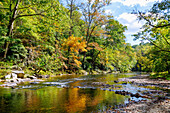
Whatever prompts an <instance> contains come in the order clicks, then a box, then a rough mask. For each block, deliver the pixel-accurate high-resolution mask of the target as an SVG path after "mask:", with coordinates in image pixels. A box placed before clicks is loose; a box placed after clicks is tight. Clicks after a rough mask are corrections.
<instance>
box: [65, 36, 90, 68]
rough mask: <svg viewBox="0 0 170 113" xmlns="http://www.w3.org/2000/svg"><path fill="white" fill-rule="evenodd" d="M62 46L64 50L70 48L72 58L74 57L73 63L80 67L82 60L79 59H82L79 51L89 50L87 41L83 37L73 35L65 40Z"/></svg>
mask: <svg viewBox="0 0 170 113" xmlns="http://www.w3.org/2000/svg"><path fill="white" fill-rule="evenodd" d="M62 48H63V49H64V51H68V49H69V50H70V51H69V53H70V56H69V57H70V58H72V61H74V63H72V65H76V66H77V67H80V65H81V62H80V61H79V60H78V59H80V58H79V57H78V56H79V53H80V52H87V49H86V41H85V40H84V39H83V37H74V36H73V35H72V36H70V37H69V38H68V39H64V40H63V44H62Z"/></svg>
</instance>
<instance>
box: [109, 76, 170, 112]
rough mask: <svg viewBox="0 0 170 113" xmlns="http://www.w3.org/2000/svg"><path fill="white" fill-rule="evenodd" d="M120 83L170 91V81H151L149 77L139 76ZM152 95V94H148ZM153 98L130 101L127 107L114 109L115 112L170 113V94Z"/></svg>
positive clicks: (157, 95)
mask: <svg viewBox="0 0 170 113" xmlns="http://www.w3.org/2000/svg"><path fill="white" fill-rule="evenodd" d="M119 81H123V82H129V83H131V84H134V85H138V86H147V87H157V88H161V89H166V90H169V89H170V81H169V80H162V79H158V80H157V79H151V78H150V77H149V75H139V76H134V77H129V78H120V79H119ZM145 94H146V95H150V94H151V93H149V92H148V93H146V92H145ZM151 97H152V98H150V99H148V100H144V101H134V100H130V101H129V103H128V104H127V105H124V106H123V107H120V108H119V109H113V110H111V111H115V112H128V113H169V112H170V94H169V93H167V94H163V95H162V96H160V95H159V93H158V92H157V94H156V95H152V96H151Z"/></svg>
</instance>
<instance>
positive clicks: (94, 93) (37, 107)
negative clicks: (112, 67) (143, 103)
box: [0, 73, 153, 113]
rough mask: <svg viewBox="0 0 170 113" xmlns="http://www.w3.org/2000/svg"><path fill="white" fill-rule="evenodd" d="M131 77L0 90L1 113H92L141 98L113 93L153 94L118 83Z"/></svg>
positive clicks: (71, 78)
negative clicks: (120, 79)
mask: <svg viewBox="0 0 170 113" xmlns="http://www.w3.org/2000/svg"><path fill="white" fill-rule="evenodd" d="M136 75H137V73H131V74H106V75H86V76H82V75H81V76H80V75H63V76H58V77H53V78H51V79H48V80H47V81H44V82H32V83H30V84H27V85H19V86H17V87H16V88H15V89H12V88H0V112H1V113H35V112H36V113H37V112H41V113H44V112H45V113H77V112H79V113H89V112H90V113H92V112H103V111H106V110H107V109H109V108H110V107H117V106H118V105H124V104H126V103H128V101H129V100H135V101H140V100H146V99H147V98H142V97H135V96H134V97H131V96H130V95H120V94H116V93H115V91H128V92H130V93H133V94H135V93H139V94H140V95H142V93H141V92H145V91H149V90H153V89H151V88H147V87H141V86H140V87H139V86H137V85H134V84H129V83H123V82H120V81H118V79H119V78H123V77H131V76H136Z"/></svg>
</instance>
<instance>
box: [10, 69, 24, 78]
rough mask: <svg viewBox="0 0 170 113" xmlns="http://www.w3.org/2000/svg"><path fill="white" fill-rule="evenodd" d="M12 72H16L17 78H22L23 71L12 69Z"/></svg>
mask: <svg viewBox="0 0 170 113" xmlns="http://www.w3.org/2000/svg"><path fill="white" fill-rule="evenodd" d="M12 73H15V74H17V78H24V71H18V70H14V71H12Z"/></svg>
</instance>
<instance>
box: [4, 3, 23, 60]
mask: <svg viewBox="0 0 170 113" xmlns="http://www.w3.org/2000/svg"><path fill="white" fill-rule="evenodd" d="M19 2H20V0H17V2H16V5H15V7H14V10H13V12H11V13H12V16H11V17H10V21H9V25H8V32H7V35H6V36H8V37H11V36H12V30H13V25H14V20H15V17H16V16H17V9H18V5H19ZM10 9H11V6H10ZM9 43H10V42H9V41H6V42H5V45H6V46H5V53H4V58H6V56H7V52H8V48H9Z"/></svg>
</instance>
